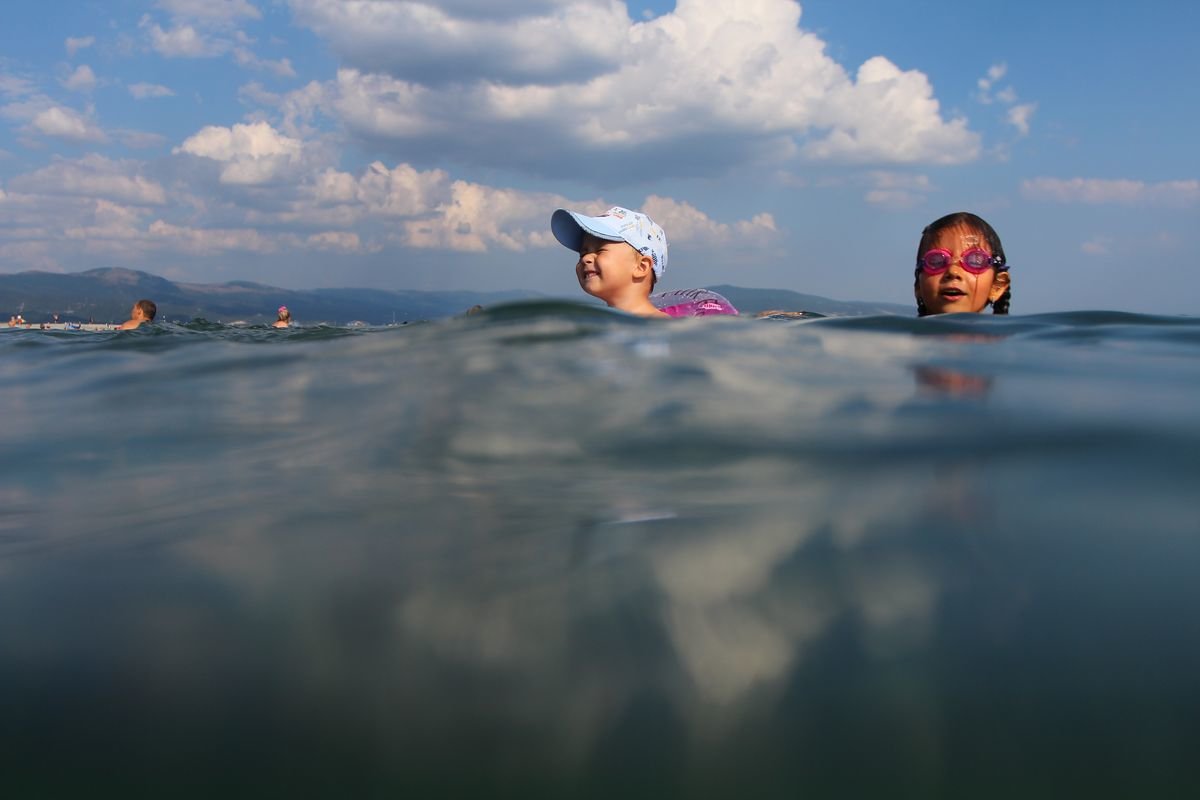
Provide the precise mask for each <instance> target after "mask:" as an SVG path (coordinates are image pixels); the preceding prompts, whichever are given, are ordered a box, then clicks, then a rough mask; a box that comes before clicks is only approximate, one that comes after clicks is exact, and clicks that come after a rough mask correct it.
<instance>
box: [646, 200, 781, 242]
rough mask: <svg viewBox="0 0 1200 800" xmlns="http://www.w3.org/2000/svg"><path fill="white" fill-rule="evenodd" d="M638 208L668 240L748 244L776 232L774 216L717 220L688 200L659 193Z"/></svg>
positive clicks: (769, 238) (764, 238)
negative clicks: (727, 220)
mask: <svg viewBox="0 0 1200 800" xmlns="http://www.w3.org/2000/svg"><path fill="white" fill-rule="evenodd" d="M641 210H642V211H643V212H645V213H646V214H647V215H648V216H649V217H650V218H651V219H653V220H654V221H655V222H657V223H658V224H659V225H661V226H662V228H663V230H665V231H666V232H667V241H668V243H669V242H687V243H688V246H697V247H720V246H726V245H730V244H733V243H735V242H736V243H738V244H739V245H741V246H747V245H762V244H766V243H767V242H770V241H773V240H774V239H775V238H777V236H778V230H777V229H776V227H775V219H774V218H773V217H772V216H771V215H770V214H765V213H764V214H758V215H757V216H755V217H754V218H752V219H749V220H741V221H739V222H736V223H734V224H733V225H729V224H727V223H723V222H717V221H716V220H714V219H712V218H711V217H709V216H708V215H706V214H705V213H704V212H702V211H701V210H700V209H698V208H696V207H695V206H693V205H691V204H690V203H686V202H682V201H679V200H673V199H671V198H669V197H659V196H658V195H650V196H649V197H647V198H646V202H645V203H643V204H642V206H641Z"/></svg>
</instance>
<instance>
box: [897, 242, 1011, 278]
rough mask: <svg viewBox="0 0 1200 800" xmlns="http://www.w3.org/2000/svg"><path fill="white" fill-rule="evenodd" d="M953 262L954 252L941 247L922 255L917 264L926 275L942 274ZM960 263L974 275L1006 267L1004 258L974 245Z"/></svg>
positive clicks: (963, 255)
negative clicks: (989, 253)
mask: <svg viewBox="0 0 1200 800" xmlns="http://www.w3.org/2000/svg"><path fill="white" fill-rule="evenodd" d="M953 263H954V254H953V253H951V252H950V251H949V250H943V249H941V248H940V247H939V248H937V249H936V250H930V251H929V252H927V253H926V254H925V255H923V256H921V259H920V260H919V261H918V262H917V266H918V267H920V268H921V270H922V271H924V273H925V274H926V275H941V274H942V273H943V272H945V271H946V270H948V269H950V265H951V264H953ZM958 263H960V264H962V268H963V269H965V270H966V271H967V272H970V273H971V274H972V275H980V274H982V273H984V272H987V271H988V270H989V269H991V268H993V267H995V268H996V269H1005V268H1006V267H1005V264H1004V259H1003V258H1001V257H1000V256H993V255H988V252H987V251H986V250H984V249H983V248H981V247H972V248H971V249H970V250H968V251H966V252H965V253H963V254H962V257H961V258H959V260H958Z"/></svg>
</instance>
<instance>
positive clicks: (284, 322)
mask: <svg viewBox="0 0 1200 800" xmlns="http://www.w3.org/2000/svg"><path fill="white" fill-rule="evenodd" d="M291 325H292V312H290V311H288V307H287V306H280V307H279V316H278V318H277V319H276V320H275V321H274V322H272V323H271V327H272V328H289V327H291Z"/></svg>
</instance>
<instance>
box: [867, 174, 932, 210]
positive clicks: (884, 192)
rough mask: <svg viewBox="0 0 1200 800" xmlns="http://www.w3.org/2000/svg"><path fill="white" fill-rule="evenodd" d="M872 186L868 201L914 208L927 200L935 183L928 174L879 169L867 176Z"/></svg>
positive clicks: (882, 204)
mask: <svg viewBox="0 0 1200 800" xmlns="http://www.w3.org/2000/svg"><path fill="white" fill-rule="evenodd" d="M866 178H867V180H868V181H869V182H870V185H871V188H870V189H868V190H867V194H866V201H867V202H868V203H870V204H872V205H876V206H883V207H885V208H897V209H905V208H913V207H914V206H917V205H920V204H921V203H923V202H924V201H925V198H926V197H927V196H928V194H929V192H930V191H932V190H933V184H932V183H931V182H930V180H929V176H928V175H913V174H909V173H904V172H888V171H883V170H877V171H874V172H870V173H868V174H867V176H866Z"/></svg>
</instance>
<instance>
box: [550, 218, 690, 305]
mask: <svg viewBox="0 0 1200 800" xmlns="http://www.w3.org/2000/svg"><path fill="white" fill-rule="evenodd" d="M550 230H551V231H553V232H554V238H555V239H558V241H559V242H560V243H561V244H562V245H563V246H565V247H567V248H569V249H571V250H573V251H575V252H576V253H578V254H579V261H577V262H576V264H575V277H576V278H578V279H579V285H580V287H581V288H582V289H583V290H584V291H585V292H587V293H588V294H590V295H591V296H592V297H595V298H597V299H599V300H603V301H604V302H605V303H607V304H608V305H609V306H610V307H611V308H615V309H618V310H620V311H626V312H628V313H630V314H638V315H640V316H646V317H664V316H668V315H667V314H664V313H663V312H662V311H659V310H658V308H656V307H655V305H654V303H652V302H651V301H650V292H651V291H653V289H654V284H655V283H656V282H657V281H658V279H659V278H660V277H662V274H663V270H665V269H666V268H667V234H666V233H665V232H664V231H663V229H662V228H660V227H659V226H658V225H656V224H655V223H654V221H653V220H652V219H650V218H649V217H648V216H646V215H645V214H641V213H639V212H637V211H630V210H629V209H627V208H621V207H620V206H613V207H612V208H610V209H609V210H608V211H605V212H604V213H603V214H601V215H600V216H598V217H588V216H585V215H583V214H577V213H575V212H574V211H567V210H566V209H564V208H560V209H558V210H557V211H555V212H554V216H552V217H551V218H550Z"/></svg>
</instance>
